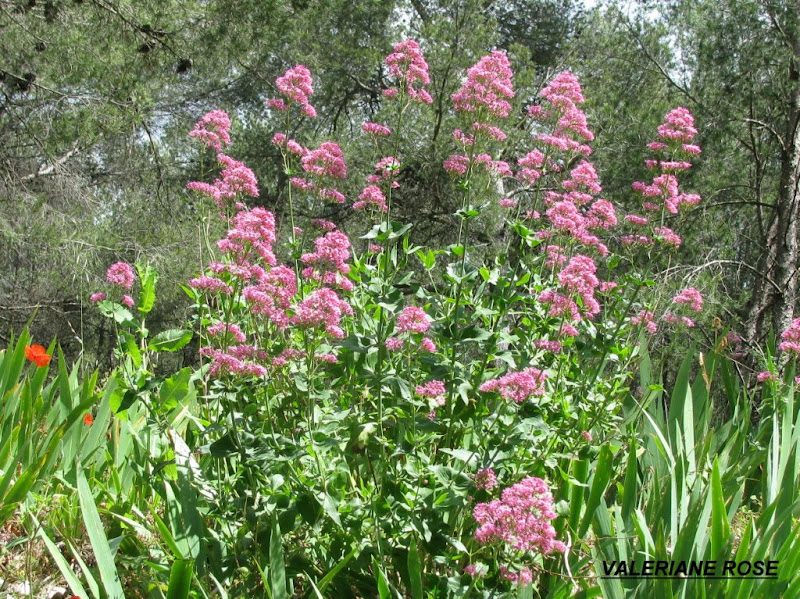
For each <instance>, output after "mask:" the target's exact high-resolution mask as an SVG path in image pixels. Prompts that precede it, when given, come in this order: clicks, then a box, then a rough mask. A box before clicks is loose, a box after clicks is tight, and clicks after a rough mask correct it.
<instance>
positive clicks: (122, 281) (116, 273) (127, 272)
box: [106, 262, 136, 289]
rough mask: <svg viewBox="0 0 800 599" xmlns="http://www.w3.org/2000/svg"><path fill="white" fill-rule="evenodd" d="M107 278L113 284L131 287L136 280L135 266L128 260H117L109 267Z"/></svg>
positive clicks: (124, 287)
mask: <svg viewBox="0 0 800 599" xmlns="http://www.w3.org/2000/svg"><path fill="white" fill-rule="evenodd" d="M106 280H107V281H108V282H109V283H111V284H112V285H117V286H119V287H122V288H123V289H130V288H131V287H133V282H134V280H136V274H135V273H134V272H133V266H131V265H130V264H128V263H127V262H115V263H114V264H112V265H111V266H109V267H108V270H107V271H106Z"/></svg>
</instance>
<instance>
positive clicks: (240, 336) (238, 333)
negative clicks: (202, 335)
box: [206, 322, 247, 343]
mask: <svg viewBox="0 0 800 599" xmlns="http://www.w3.org/2000/svg"><path fill="white" fill-rule="evenodd" d="M206 332H207V333H208V334H209V335H211V336H212V337H225V336H226V335H229V336H230V338H231V339H232V340H233V341H235V342H236V343H244V342H245V341H246V340H247V338H246V337H245V334H244V333H243V332H242V329H241V327H239V325H237V324H233V323H225V322H218V323H216V324H213V325H211V326H210V327H208V328H207V329H206Z"/></svg>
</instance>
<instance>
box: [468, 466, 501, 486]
mask: <svg viewBox="0 0 800 599" xmlns="http://www.w3.org/2000/svg"><path fill="white" fill-rule="evenodd" d="M472 481H473V482H474V483H475V488H476V489H482V490H484V491H491V490H492V489H494V488H495V487H496V486H497V475H495V473H494V470H492V469H491V468H481V469H480V470H478V471H477V472H476V473H475V476H474V477H473V479H472Z"/></svg>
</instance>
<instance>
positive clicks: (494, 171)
mask: <svg viewBox="0 0 800 599" xmlns="http://www.w3.org/2000/svg"><path fill="white" fill-rule="evenodd" d="M474 162H475V164H482V165H483V167H484V168H485V169H486V171H487V172H489V173H490V174H491V175H493V176H495V177H513V176H514V172H513V171H512V170H511V167H510V166H509V164H508V163H507V162H506V161H504V160H493V159H492V157H491V156H490V155H489V154H478V155H477V156H475V158H474Z"/></svg>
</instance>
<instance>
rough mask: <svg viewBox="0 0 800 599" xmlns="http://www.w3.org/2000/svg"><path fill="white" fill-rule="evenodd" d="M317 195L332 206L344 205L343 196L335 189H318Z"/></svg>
mask: <svg viewBox="0 0 800 599" xmlns="http://www.w3.org/2000/svg"><path fill="white" fill-rule="evenodd" d="M317 195H319V197H321V198H322V199H323V200H327V201H329V202H333V203H334V204H344V200H345V197H344V194H343V193H342V192H340V191H339V190H337V189H324V188H323V189H318V190H317Z"/></svg>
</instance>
